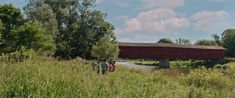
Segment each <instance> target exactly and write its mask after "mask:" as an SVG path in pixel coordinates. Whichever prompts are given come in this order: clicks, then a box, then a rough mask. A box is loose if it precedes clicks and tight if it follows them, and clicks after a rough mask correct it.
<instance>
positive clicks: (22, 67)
mask: <svg viewBox="0 0 235 98" xmlns="http://www.w3.org/2000/svg"><path fill="white" fill-rule="evenodd" d="M223 66H228V69H205V68H199V69H192V70H185V69H168V70H163V69H161V70H156V71H143V70H133V69H126V68H123V67H120V66H118V67H117V71H115V72H113V73H108V74H106V75H98V74H96V72H95V71H93V70H92V68H91V66H90V63H89V62H87V61H81V60H70V61H58V60H54V59H46V58H38V59H35V60H28V61H25V62H21V63H6V62H3V61H1V62H0V96H1V97H3V98H7V97H10V98H12V97H27V98H31V97H36V98H37V97H46V98H53V97H66V98H74V97H92V98H93V97H105V98H107V97H108V98H110V97H118V98H130V97H137V98H152V97H154V98H235V63H229V64H227V65H223Z"/></svg>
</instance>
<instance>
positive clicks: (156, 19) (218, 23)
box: [0, 0, 235, 42]
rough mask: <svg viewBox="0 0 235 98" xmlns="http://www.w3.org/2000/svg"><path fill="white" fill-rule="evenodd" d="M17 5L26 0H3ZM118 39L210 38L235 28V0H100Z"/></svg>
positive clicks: (97, 6) (22, 3) (131, 40)
mask: <svg viewBox="0 0 235 98" xmlns="http://www.w3.org/2000/svg"><path fill="white" fill-rule="evenodd" d="M0 3H1V4H2V3H12V4H14V5H16V6H18V7H22V6H24V5H25V3H26V1H25V0H0ZM96 8H97V9H99V10H102V11H103V12H104V13H107V15H108V16H107V20H108V21H109V22H111V23H112V24H113V25H114V26H115V28H116V30H115V31H116V35H117V38H118V40H119V41H124V42H126V41H128V42H156V41H158V40H159V39H160V38H171V39H172V40H175V39H177V38H186V39H190V40H191V41H192V42H195V41H196V40H200V39H211V34H219V35H220V34H221V33H222V32H223V31H224V30H225V29H228V28H235V10H234V9H235V0H97V2H96Z"/></svg>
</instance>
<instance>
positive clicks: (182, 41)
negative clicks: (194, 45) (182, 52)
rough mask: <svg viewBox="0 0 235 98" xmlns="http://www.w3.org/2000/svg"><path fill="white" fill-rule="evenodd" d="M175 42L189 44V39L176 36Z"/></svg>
mask: <svg viewBox="0 0 235 98" xmlns="http://www.w3.org/2000/svg"><path fill="white" fill-rule="evenodd" d="M175 43H176V44H179V45H190V44H191V41H190V40H189V39H183V38H178V39H176V40H175Z"/></svg>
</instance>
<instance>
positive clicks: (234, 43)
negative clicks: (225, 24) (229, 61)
mask: <svg viewBox="0 0 235 98" xmlns="http://www.w3.org/2000/svg"><path fill="white" fill-rule="evenodd" d="M222 42H223V45H224V47H225V48H226V49H227V51H226V52H225V55H226V56H228V57H235V29H227V30H225V31H224V32H223V33H222Z"/></svg>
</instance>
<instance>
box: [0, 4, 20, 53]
mask: <svg viewBox="0 0 235 98" xmlns="http://www.w3.org/2000/svg"><path fill="white" fill-rule="evenodd" d="M22 17H23V16H22V15H21V10H20V9H19V8H16V7H14V6H12V5H11V4H4V5H0V21H1V25H2V26H1V29H2V30H1V37H2V39H1V41H0V43H1V44H0V52H8V51H11V50H12V48H14V47H16V46H14V45H12V44H10V43H11V42H13V41H14V39H13V38H12V35H11V30H12V29H13V28H15V27H17V26H19V25H20V24H21V23H22V20H23V18H22Z"/></svg>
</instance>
